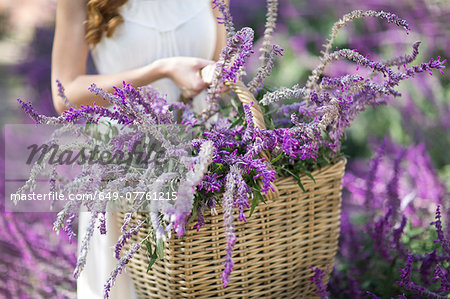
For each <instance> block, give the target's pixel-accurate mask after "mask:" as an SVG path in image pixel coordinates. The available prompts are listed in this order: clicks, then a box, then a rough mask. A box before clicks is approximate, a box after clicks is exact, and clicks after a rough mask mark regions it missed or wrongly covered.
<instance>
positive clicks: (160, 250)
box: [155, 240, 164, 260]
mask: <svg viewBox="0 0 450 299" xmlns="http://www.w3.org/2000/svg"><path fill="white" fill-rule="evenodd" d="M155 251H156V256H157V257H158V260H160V259H162V258H163V257H164V242H163V240H158V242H157V243H156V249H155Z"/></svg>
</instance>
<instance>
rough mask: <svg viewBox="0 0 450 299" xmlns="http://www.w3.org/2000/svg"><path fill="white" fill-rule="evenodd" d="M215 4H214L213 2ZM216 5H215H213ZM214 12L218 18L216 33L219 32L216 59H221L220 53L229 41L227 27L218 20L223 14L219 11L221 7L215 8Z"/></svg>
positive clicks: (226, 0) (226, 2)
mask: <svg viewBox="0 0 450 299" xmlns="http://www.w3.org/2000/svg"><path fill="white" fill-rule="evenodd" d="M225 4H226V5H229V0H225ZM212 5H213V4H212ZM212 7H214V5H213V6H212ZM213 14H214V17H215V18H216V33H217V39H216V48H215V50H214V56H213V59H214V61H217V60H219V56H220V53H221V52H222V49H223V48H224V47H225V45H226V42H227V32H226V29H225V26H224V25H223V24H219V23H218V22H217V18H218V17H222V14H221V13H220V11H219V8H218V7H216V8H213Z"/></svg>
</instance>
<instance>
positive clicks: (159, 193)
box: [19, 0, 445, 297]
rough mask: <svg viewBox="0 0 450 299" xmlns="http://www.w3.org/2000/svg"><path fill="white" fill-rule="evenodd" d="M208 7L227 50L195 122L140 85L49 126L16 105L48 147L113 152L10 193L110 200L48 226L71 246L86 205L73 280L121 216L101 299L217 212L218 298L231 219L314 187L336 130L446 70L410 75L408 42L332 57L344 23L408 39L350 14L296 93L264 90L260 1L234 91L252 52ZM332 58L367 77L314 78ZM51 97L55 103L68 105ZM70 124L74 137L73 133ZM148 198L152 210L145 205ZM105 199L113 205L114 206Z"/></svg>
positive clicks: (392, 19) (270, 53)
mask: <svg viewBox="0 0 450 299" xmlns="http://www.w3.org/2000/svg"><path fill="white" fill-rule="evenodd" d="M213 2H214V3H215V5H216V6H218V7H219V9H220V11H221V12H222V14H223V18H222V19H221V20H220V21H221V22H223V23H224V24H225V26H226V28H227V34H228V40H227V44H226V47H225V48H224V49H223V51H222V53H221V56H220V59H219V61H218V63H217V67H216V70H215V73H214V76H213V80H212V81H213V83H212V84H211V86H210V87H209V89H208V93H207V99H206V100H207V103H208V108H207V109H205V110H204V111H203V112H202V113H200V114H196V113H194V112H193V111H192V110H191V107H190V106H189V105H188V104H186V103H182V102H171V101H169V99H167V98H165V97H164V96H162V95H161V94H159V93H158V92H157V91H156V90H155V89H153V88H152V87H151V86H145V87H140V88H134V87H133V86H131V85H130V84H126V83H125V82H124V84H123V86H122V87H116V88H115V90H116V91H115V93H114V94H111V93H108V92H105V91H103V90H101V89H99V88H98V87H96V86H95V85H92V86H91V88H90V90H91V91H92V92H93V93H94V94H97V95H100V96H102V97H103V98H104V99H105V100H107V101H109V102H110V103H111V104H112V105H113V108H112V109H111V108H105V107H100V106H96V105H94V106H81V107H79V108H76V107H70V108H69V109H68V110H67V111H65V112H64V113H63V114H62V115H61V116H59V117H46V116H43V115H39V114H38V113H37V112H36V111H35V110H34V109H33V108H32V106H31V104H30V103H26V102H23V101H20V100H19V102H20V104H21V105H22V108H23V109H24V110H25V112H26V113H27V114H29V115H30V116H31V117H32V118H33V119H34V120H35V121H36V123H40V124H49V125H63V127H62V128H61V129H59V130H58V131H57V132H55V135H54V138H53V139H52V140H50V141H49V143H48V145H52V144H54V143H55V142H56V141H55V140H57V136H61V135H62V134H67V132H69V131H70V132H76V133H77V134H78V135H77V136H83V138H87V139H86V141H84V142H83V145H80V143H79V142H74V143H72V144H69V145H67V148H71V149H80V148H81V146H82V147H83V148H84V149H86V148H87V149H89V151H90V152H91V153H92V152H95V151H94V149H95V148H98V147H100V148H101V149H103V150H105V151H109V152H112V153H113V154H112V155H109V156H108V157H107V158H105V157H103V158H101V155H100V153H99V152H98V151H97V158H98V159H99V161H101V159H104V160H103V161H106V160H108V163H96V164H87V165H86V164H84V165H82V167H81V172H80V173H79V174H78V175H77V176H75V177H73V178H71V179H68V178H65V177H64V176H63V175H61V174H60V173H58V168H57V166H56V164H53V165H49V166H48V167H43V166H42V165H41V164H40V163H36V164H35V166H34V168H33V170H32V172H31V176H30V178H29V180H28V181H27V182H26V184H25V186H23V187H22V188H21V190H20V191H21V192H25V191H26V190H33V188H35V186H36V184H37V183H36V176H37V174H38V173H39V174H40V175H48V177H49V178H50V182H51V184H50V187H51V188H52V190H53V191H59V192H73V193H75V192H78V193H79V192H83V193H89V192H90V193H92V194H94V193H95V194H103V195H102V196H103V197H104V198H103V199H109V200H96V201H88V202H85V201H70V202H68V203H67V204H66V205H65V207H64V208H63V210H62V211H61V212H60V213H59V214H58V218H57V219H56V221H55V223H54V228H55V230H64V231H65V232H66V233H67V234H68V235H69V236H71V237H72V236H75V233H74V232H73V229H72V224H73V222H74V221H75V219H76V218H77V215H78V212H79V210H80V207H81V206H82V205H84V206H86V207H87V209H88V210H89V211H90V213H91V220H90V224H89V227H88V228H87V233H86V235H85V236H84V238H83V239H82V240H81V245H80V246H81V250H80V254H79V256H78V262H77V266H76V269H75V272H74V276H75V278H77V277H78V276H79V274H80V272H81V271H82V270H83V267H84V265H85V264H86V255H87V252H88V249H89V243H90V238H91V237H92V235H93V232H94V230H95V229H96V223H97V221H99V225H98V229H99V230H100V232H101V233H102V234H106V233H107V227H106V221H105V218H106V217H107V216H109V214H107V209H108V208H110V206H113V205H115V206H116V207H120V209H122V211H124V212H125V216H124V219H123V223H122V226H121V231H122V235H121V236H120V238H119V240H118V241H117V244H116V246H115V256H116V258H117V260H118V264H117V267H116V269H115V270H114V271H113V272H112V273H111V277H110V279H109V280H108V281H107V282H106V284H105V296H106V297H108V294H109V292H110V290H111V287H112V286H113V284H114V281H115V278H116V277H117V275H118V273H120V272H121V271H122V270H123V269H124V267H125V265H126V264H127V263H128V261H129V260H131V259H132V258H133V256H134V255H135V254H136V252H138V250H139V249H140V247H141V246H142V245H143V244H146V245H147V246H150V248H151V244H154V246H155V249H154V250H151V249H150V250H149V253H150V256H149V257H150V262H149V263H150V266H151V265H152V264H153V263H154V262H155V261H156V260H157V259H160V258H162V257H163V254H162V253H163V247H164V243H165V241H167V240H168V239H169V238H171V235H172V234H176V235H177V236H178V237H182V236H183V235H184V234H185V232H186V227H187V224H188V223H189V222H190V221H196V224H195V227H196V228H197V230H198V229H200V228H201V227H202V226H204V225H205V220H204V213H205V211H206V210H207V209H211V210H215V207H216V206H218V205H220V207H221V209H222V210H223V223H224V227H223V229H224V231H225V236H226V240H227V244H226V255H225V256H224V257H223V260H224V262H223V263H224V269H223V273H222V281H223V286H224V287H226V286H227V284H228V282H229V277H230V274H231V272H232V269H233V247H234V245H235V243H236V234H235V219H234V213H235V210H237V213H238V220H239V221H242V222H245V221H246V220H247V217H248V216H246V214H245V213H246V212H247V211H248V210H250V215H251V214H252V212H253V211H254V209H255V207H256V206H257V205H258V204H261V201H264V198H265V196H269V195H270V194H274V193H275V194H276V192H277V190H276V186H274V184H273V182H274V181H275V180H276V178H277V176H292V177H294V178H295V180H296V181H297V183H298V185H299V187H300V188H302V189H304V187H303V184H302V180H301V175H302V174H304V175H307V176H310V177H311V178H312V179H313V180H314V178H313V176H312V172H313V171H314V170H317V169H320V168H322V167H324V166H326V165H328V164H330V163H331V164H333V163H336V161H338V160H339V158H340V157H341V156H342V154H341V151H340V146H341V141H342V138H343V136H344V131H345V129H346V128H347V127H349V126H350V124H351V121H352V120H353V119H354V118H355V117H356V116H357V115H358V114H359V113H360V112H361V111H363V110H365V109H366V108H367V107H368V106H377V105H381V104H385V103H387V101H388V99H389V98H390V97H398V96H400V93H399V92H398V91H396V90H395V88H396V86H398V84H399V82H400V81H402V80H406V79H408V78H410V77H412V76H415V75H416V74H419V73H423V72H428V73H430V74H431V72H432V71H433V70H435V69H436V70H440V71H441V72H442V70H443V69H444V68H445V66H444V63H445V60H444V61H441V60H440V58H438V59H436V60H434V59H431V60H430V61H428V62H425V63H421V64H418V65H412V66H411V65H410V64H411V63H412V62H413V61H414V60H415V58H416V56H417V55H418V49H419V44H420V43H419V42H418V43H415V44H414V45H413V46H412V48H413V50H412V54H410V55H405V56H402V57H396V58H393V59H389V60H386V61H373V60H371V59H369V58H368V57H367V56H364V55H363V54H361V53H359V52H358V51H357V50H353V49H336V50H335V51H332V44H333V40H334V38H335V37H336V35H337V34H338V31H339V30H340V29H341V28H342V27H344V26H345V25H346V24H347V23H349V22H352V21H353V20H355V19H360V18H364V17H376V18H380V19H382V20H384V21H387V22H389V23H393V24H394V25H397V26H400V27H403V28H404V29H405V30H406V31H407V30H408V24H407V23H406V21H405V20H402V19H400V18H399V17H397V16H396V15H394V14H390V13H386V12H382V11H381V12H377V11H353V12H351V13H349V14H347V15H345V16H343V18H342V19H341V20H339V21H338V22H337V23H336V24H335V25H334V26H333V28H332V33H331V36H330V38H329V40H328V42H327V44H326V45H325V47H324V51H323V52H322V56H321V59H320V63H319V65H318V66H317V67H316V68H315V69H314V70H313V71H312V74H311V76H310V77H309V79H308V81H307V82H306V84H305V86H304V87H300V86H299V85H295V86H293V87H292V88H285V87H283V88H278V89H271V88H267V87H263V81H264V79H265V78H266V77H267V76H268V75H269V74H270V72H271V69H272V67H273V65H274V59H275V57H276V56H281V55H282V53H283V49H281V48H280V47H279V46H277V45H273V44H271V35H272V32H273V31H274V28H275V20H276V17H277V1H276V0H268V14H267V22H266V29H265V34H264V37H263V39H264V41H263V44H262V48H261V49H260V50H261V52H262V55H261V61H262V63H261V66H260V68H259V70H258V71H257V74H256V76H255V77H254V78H253V79H252V80H250V81H249V82H248V83H247V84H244V83H243V76H242V75H243V73H244V67H245V63H246V61H247V60H248V58H249V57H250V56H251V55H252V54H253V53H254V51H253V38H254V33H253V30H252V29H251V28H242V29H240V30H238V31H236V30H235V29H234V27H233V23H232V19H231V16H230V14H229V10H228V8H227V6H226V5H225V4H224V3H223V1H221V0H214V1H213ZM340 59H347V60H350V61H353V62H354V63H355V64H357V66H358V68H359V67H361V68H365V69H367V70H368V72H366V73H365V74H364V76H363V75H359V74H357V73H356V72H355V73H354V74H346V75H343V76H339V77H329V76H326V75H324V70H325V68H326V66H327V65H329V64H331V63H333V62H334V61H337V60H340ZM397 67H398V68H397ZM223 85H228V86H230V87H231V89H232V90H234V91H235V92H236V94H238V98H239V99H240V100H241V101H242V99H243V98H245V99H246V100H243V101H242V102H243V103H244V104H243V105H241V103H240V102H239V101H238V99H236V98H235V97H234V96H233V95H232V94H231V93H230V94H228V95H224V94H221V93H220V92H219V89H220V88H221V86H223ZM60 87H61V88H60V96H61V98H62V99H64V100H65V101H66V103H67V105H68V106H70V103H69V101H68V100H67V99H66V97H65V96H64V89H63V88H62V86H60ZM80 123H81V124H83V126H82V129H80V127H79V126H78V125H76V124H80ZM93 124H98V126H94V125H93ZM136 153H139V155H137V154H136ZM46 155H48V156H49V155H50V152H47V154H46ZM144 155H145V158H143V157H144ZM126 157H129V159H125V158H126ZM136 157H138V158H136ZM111 161H115V162H114V163H112V162H111ZM99 192H100V193H99ZM149 196H150V197H157V199H158V200H149V198H148V197H149ZM111 199H122V201H117V202H116V203H114V204H113V203H112V201H111ZM144 199H146V200H144ZM150 199H156V198H150ZM161 199H163V200H161ZM136 212H146V213H145V215H146V216H145V219H144V220H143V221H141V220H139V221H134V222H133V221H132V219H133V217H134V215H135V213H136ZM250 217H251V216H250ZM145 226H151V230H150V232H149V233H148V234H147V236H146V238H144V239H143V240H140V241H139V242H135V243H134V244H131V245H128V248H129V250H128V251H127V252H125V253H122V248H124V247H125V244H126V243H127V242H128V241H130V240H132V237H133V236H135V235H137V234H138V232H139V231H141V230H143V228H144V227H145ZM150 240H151V241H152V242H150Z"/></svg>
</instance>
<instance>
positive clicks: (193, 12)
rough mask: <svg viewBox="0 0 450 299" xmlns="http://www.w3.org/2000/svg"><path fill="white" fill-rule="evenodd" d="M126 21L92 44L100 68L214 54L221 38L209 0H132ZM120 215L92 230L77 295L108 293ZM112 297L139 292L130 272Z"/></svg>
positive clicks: (164, 86)
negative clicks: (103, 228)
mask: <svg viewBox="0 0 450 299" xmlns="http://www.w3.org/2000/svg"><path fill="white" fill-rule="evenodd" d="M120 14H121V16H122V17H123V19H124V22H123V24H121V25H120V26H118V27H117V28H116V31H115V32H114V35H113V37H112V38H106V37H104V38H102V40H101V41H100V43H99V44H97V45H96V46H95V47H94V48H93V49H92V56H93V59H94V63H95V64H96V67H97V70H98V72H99V73H100V74H110V73H119V72H123V71H126V70H130V69H133V68H138V67H141V66H144V65H147V64H149V63H151V62H153V61H155V60H157V59H160V58H166V57H173V56H189V57H199V58H204V59H212V57H213V53H214V49H215V44H216V23H215V19H214V16H213V13H212V10H211V3H210V1H209V0H128V2H127V3H126V4H125V5H124V6H122V7H121V8H120ZM151 85H152V86H153V87H155V88H156V89H158V90H160V91H161V92H163V93H165V94H167V99H168V101H170V102H171V101H176V100H178V98H179V96H180V91H179V89H178V88H177V86H176V85H175V84H174V83H173V82H172V81H171V80H170V79H167V78H164V79H161V80H158V81H155V82H153V83H152V84H151ZM193 106H194V110H195V111H199V112H200V111H201V110H202V109H203V107H205V103H204V94H200V95H199V96H197V97H195V98H194V101H193ZM114 216H115V215H114V214H110V213H108V214H107V216H106V217H107V230H108V233H107V235H100V233H99V232H98V230H96V231H95V233H94V235H93V236H92V240H91V245H90V250H89V253H88V256H87V264H86V266H85V268H84V270H83V271H82V273H81V275H80V277H79V278H78V281H77V298H80V299H97V298H103V287H104V284H105V282H106V281H107V279H108V277H109V274H110V273H111V271H112V270H113V269H114V267H115V265H116V263H117V260H116V259H115V258H114V256H113V254H114V248H113V247H114V244H115V243H116V242H117V240H118V238H119V236H120V231H119V229H118V228H117V225H116V224H115V221H116V220H115V217H114ZM88 222H89V213H87V212H82V213H80V218H79V234H78V235H79V240H82V238H83V236H84V234H85V232H86V227H87V225H88ZM110 298H111V299H128V298H137V295H136V292H135V290H134V286H133V284H132V282H131V279H130V278H129V277H128V276H127V274H126V273H122V274H120V275H119V276H118V277H117V280H116V283H115V285H114V286H113V287H112V289H111V293H110Z"/></svg>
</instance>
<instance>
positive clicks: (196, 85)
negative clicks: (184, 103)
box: [161, 57, 215, 98]
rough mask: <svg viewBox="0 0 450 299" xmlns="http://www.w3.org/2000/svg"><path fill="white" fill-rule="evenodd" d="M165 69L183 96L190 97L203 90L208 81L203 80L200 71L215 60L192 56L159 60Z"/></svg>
mask: <svg viewBox="0 0 450 299" xmlns="http://www.w3.org/2000/svg"><path fill="white" fill-rule="evenodd" d="M161 63H162V64H163V65H164V67H165V69H166V76H167V77H168V78H170V79H172V81H173V82H174V83H175V84H176V85H177V86H178V88H180V90H181V94H182V95H183V96H184V97H185V98H192V97H194V96H196V95H198V94H199V93H200V92H201V91H202V90H204V89H205V88H206V87H207V86H208V85H209V84H210V82H205V80H203V78H202V76H201V74H200V72H201V70H202V69H203V68H204V67H206V66H208V65H213V64H214V63H215V62H214V61H212V60H206V59H201V58H193V57H171V58H165V59H164V61H161Z"/></svg>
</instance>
